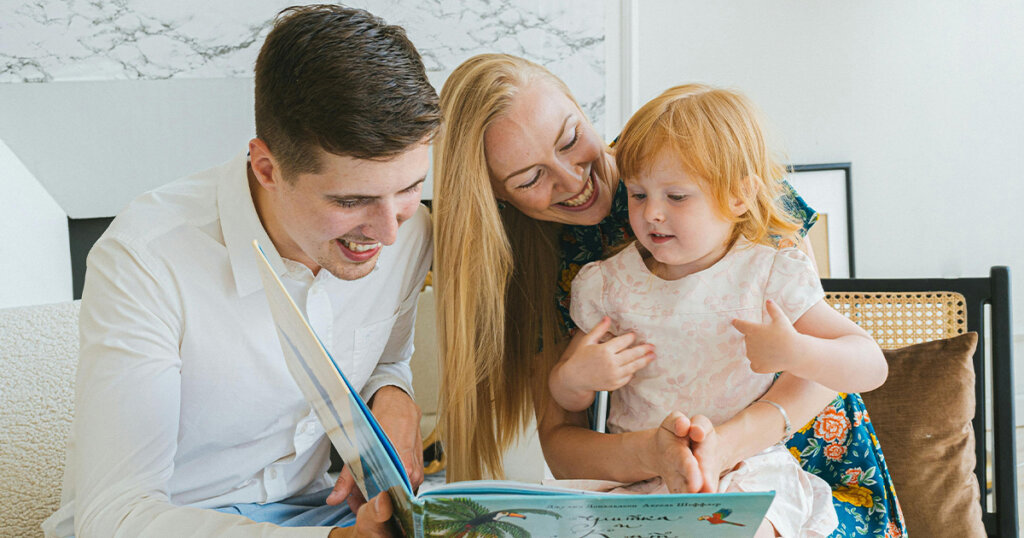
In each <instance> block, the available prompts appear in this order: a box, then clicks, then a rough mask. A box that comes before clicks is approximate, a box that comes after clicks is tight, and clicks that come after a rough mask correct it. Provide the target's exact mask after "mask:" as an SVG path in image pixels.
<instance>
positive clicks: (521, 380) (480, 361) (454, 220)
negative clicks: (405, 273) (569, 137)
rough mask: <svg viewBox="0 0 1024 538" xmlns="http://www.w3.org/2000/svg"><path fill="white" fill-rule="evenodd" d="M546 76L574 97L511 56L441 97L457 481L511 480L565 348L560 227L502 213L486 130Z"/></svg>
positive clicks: (439, 172) (471, 65)
mask: <svg viewBox="0 0 1024 538" xmlns="http://www.w3.org/2000/svg"><path fill="white" fill-rule="evenodd" d="M537 79H544V80H546V81H547V82H550V83H552V84H554V85H555V86H556V87H558V88H559V89H561V90H562V91H564V92H565V94H566V95H568V96H569V97H570V99H571V98H572V96H571V94H570V93H569V90H568V88H566V87H565V85H564V83H562V82H561V81H560V80H559V79H558V78H557V77H555V76H554V75H553V74H551V73H550V72H549V71H548V70H546V69H544V68H543V67H541V66H539V65H537V64H534V63H532V62H529V61H527V60H524V59H522V58H518V57H515V56H509V55H504V54H483V55H479V56H475V57H473V58H470V59H469V60H466V61H465V62H464V63H463V64H462V65H460V66H459V67H458V68H457V69H455V71H454V72H453V73H452V74H451V76H449V77H448V80H447V81H446V82H445V85H444V88H443V89H442V90H441V113H442V127H441V130H440V132H439V134H438V135H437V138H436V139H435V143H434V178H433V179H434V200H433V210H434V245H435V250H434V252H435V257H434V273H435V274H434V276H435V278H434V286H435V292H436V293H437V320H438V327H439V329H438V330H439V333H440V334H439V342H440V346H439V348H440V361H441V363H440V369H441V394H440V420H439V429H440V433H441V438H442V440H443V442H444V447H445V452H446V453H447V455H448V467H447V478H448V480H449V481H455V480H468V479H480V478H484V477H496V478H501V477H503V476H504V472H503V469H502V462H501V458H502V454H503V453H504V451H505V449H507V448H508V447H509V446H510V445H511V444H512V442H513V441H515V440H516V437H517V436H518V434H519V432H520V431H521V430H522V429H523V427H524V426H525V425H526V424H527V423H528V422H529V419H530V418H531V417H532V416H534V415H533V414H532V411H533V410H534V409H535V408H537V409H541V407H535V406H540V405H543V404H544V402H545V401H546V397H547V374H548V371H549V369H550V367H551V365H552V364H553V363H554V361H555V360H556V359H557V357H558V352H559V351H560V350H561V347H562V341H563V340H564V339H563V338H562V337H561V332H560V331H559V329H558V327H559V322H558V317H557V316H558V313H557V311H556V308H555V288H556V285H557V282H558V257H557V233H558V230H559V229H560V228H559V226H558V225H556V224H553V223H549V222H541V221H538V220H535V219H532V218H530V217H527V216H525V215H523V214H522V213H520V212H519V211H518V210H516V209H515V208H513V207H507V208H504V209H499V206H498V203H497V200H496V199H495V196H494V191H493V190H492V187H491V181H490V175H489V169H488V167H487V157H486V153H485V148H484V134H485V132H486V130H487V128H488V127H489V126H490V125H491V124H492V123H493V122H494V120H495V119H497V118H499V117H501V116H502V115H503V114H504V113H505V112H506V111H507V110H508V107H509V104H510V102H511V100H512V98H513V97H514V96H515V95H516V94H517V92H518V91H519V89H520V88H522V87H524V86H525V85H526V84H527V83H529V82H530V81H532V80H537ZM574 102H575V100H574Z"/></svg>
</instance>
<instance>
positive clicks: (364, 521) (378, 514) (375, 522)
mask: <svg viewBox="0 0 1024 538" xmlns="http://www.w3.org/2000/svg"><path fill="white" fill-rule="evenodd" d="M391 511H392V509H391V498H390V497H388V495H387V493H383V492H382V493H381V494H380V495H377V496H376V497H374V498H373V501H371V502H368V503H366V504H364V505H363V506H361V507H359V512H357V513H356V525H355V527H349V528H345V529H341V528H335V529H332V530H331V533H330V534H329V535H328V538H391V537H392V536H395V534H394V533H392V532H391V526H390V525H389V524H388V520H389V519H391Z"/></svg>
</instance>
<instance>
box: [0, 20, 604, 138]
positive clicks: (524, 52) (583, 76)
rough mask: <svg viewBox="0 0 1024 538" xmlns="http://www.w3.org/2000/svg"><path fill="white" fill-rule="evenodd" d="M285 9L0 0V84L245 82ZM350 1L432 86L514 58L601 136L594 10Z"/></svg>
mask: <svg viewBox="0 0 1024 538" xmlns="http://www.w3.org/2000/svg"><path fill="white" fill-rule="evenodd" d="M291 4H292V2H288V1H286V0H244V1H243V0H218V1H212V2H211V1H209V0H178V1H175V2H166V1H164V0H107V1H102V2H99V1H82V0H34V1H29V2H17V1H15V0H0V12H2V16H0V83H46V82H60V81H87V80H103V81H107V80H139V79H142V80H153V79H169V78H218V77H250V76H251V73H252V64H253V61H254V60H255V58H256V54H257V52H258V50H259V47H260V44H261V43H262V42H263V38H264V37H265V35H266V32H267V31H268V29H269V27H270V25H271V23H272V20H273V17H274V15H275V14H276V13H277V12H278V11H279V10H280V9H282V8H283V7H286V6H288V5H291ZM350 5H354V6H356V7H362V8H365V9H368V10H369V11H371V12H373V13H375V14H377V15H379V16H381V17H384V18H385V19H386V20H387V21H388V22H391V23H394V24H400V25H402V26H404V27H405V28H406V29H407V31H408V33H409V36H410V38H411V39H412V40H413V42H414V43H415V44H416V45H417V47H418V48H419V50H420V52H421V53H422V55H423V58H424V63H425V64H426V66H427V69H428V71H429V73H430V77H431V80H432V81H433V82H434V84H435V85H436V86H438V87H440V85H441V84H442V83H443V81H444V78H445V77H446V76H447V75H448V73H450V72H451V70H452V69H454V67H455V66H457V65H458V64H459V62H461V61H462V60H464V59H466V58H468V57H469V56H472V55H473V54H477V53H480V52H507V53H511V54H517V55H520V56H524V57H526V58H529V59H531V60H534V61H537V62H539V63H541V64H543V65H546V66H548V67H549V68H550V69H552V71H554V72H555V73H556V74H558V75H559V76H561V77H562V78H564V79H565V80H566V82H567V83H568V84H569V86H570V88H572V90H573V92H574V93H575V94H576V97H577V98H578V99H579V100H580V102H581V103H582V104H583V106H584V108H585V110H586V111H587V113H588V115H589V116H590V117H591V118H592V119H593V120H594V121H595V124H596V125H597V127H598V129H599V130H600V129H601V125H602V124H603V121H602V120H603V116H604V91H605V69H604V63H605V52H604V35H605V11H604V5H603V3H601V2H593V1H592V0H564V1H557V2H550V1H525V0H422V1H408V0H405V1H399V0H366V1H358V2H351V3H350ZM599 132H600V131H599Z"/></svg>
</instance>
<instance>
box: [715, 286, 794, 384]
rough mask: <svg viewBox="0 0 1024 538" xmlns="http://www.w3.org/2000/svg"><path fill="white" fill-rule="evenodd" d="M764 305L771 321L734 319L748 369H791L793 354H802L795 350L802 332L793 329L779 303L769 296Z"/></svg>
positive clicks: (764, 372)
mask: <svg viewBox="0 0 1024 538" xmlns="http://www.w3.org/2000/svg"><path fill="white" fill-rule="evenodd" d="M765 306H766V308H767V309H768V315H769V316H770V317H771V321H770V322H768V323H756V322H753V321H745V320H742V319H734V320H732V326H733V327H736V330H738V331H739V332H741V333H743V339H744V341H745V343H746V345H747V360H749V361H750V369H751V370H753V371H755V372H757V373H759V374H773V373H775V372H782V371H792V370H793V368H794V366H795V365H794V364H793V359H794V357H798V356H801V354H799V353H797V351H798V347H799V341H800V338H801V335H800V333H798V332H797V331H796V329H795V328H793V324H792V323H791V322H790V321H789V318H787V317H786V314H785V313H784V312H783V311H782V309H781V308H779V305H777V304H775V302H774V301H772V300H771V299H769V300H768V301H767V302H766V304H765Z"/></svg>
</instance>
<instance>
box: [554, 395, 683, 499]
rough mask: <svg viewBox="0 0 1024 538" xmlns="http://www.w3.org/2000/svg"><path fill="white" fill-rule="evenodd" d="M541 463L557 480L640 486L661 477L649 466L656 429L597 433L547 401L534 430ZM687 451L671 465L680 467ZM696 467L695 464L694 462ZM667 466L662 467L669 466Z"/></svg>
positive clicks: (578, 414) (582, 415) (577, 415)
mask: <svg viewBox="0 0 1024 538" xmlns="http://www.w3.org/2000/svg"><path fill="white" fill-rule="evenodd" d="M537 430H538V435H539V437H540V443H541V448H542V449H543V450H544V459H545V460H547V463H548V467H550V468H551V472H552V474H554V475H555V477H556V478H589V479H597V480H615V481H617V482H625V483H631V482H639V481H641V480H647V479H649V478H653V477H655V476H660V474H661V473H659V472H658V471H657V470H656V467H657V466H658V464H656V463H654V462H652V459H653V458H652V457H651V455H652V453H653V448H654V446H655V439H654V434H655V433H657V428H655V429H651V430H641V431H636V432H629V433H620V434H605V433H597V432H595V431H592V430H590V429H589V428H588V427H587V418H586V414H585V413H582V412H569V411H566V410H564V409H562V408H561V407H559V406H558V404H557V403H555V402H554V401H549V402H548V405H547V408H546V409H545V410H544V413H543V414H542V416H541V419H540V424H539V425H538V427H537ZM687 456H689V458H690V459H692V455H690V454H689V449H688V447H686V449H685V450H680V451H679V453H678V458H676V461H675V462H673V463H676V464H678V466H679V467H683V466H684V465H685V462H686V461H687ZM694 463H695V462H694ZM670 465H671V463H668V462H666V464H665V465H662V466H663V467H664V466H670Z"/></svg>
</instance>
